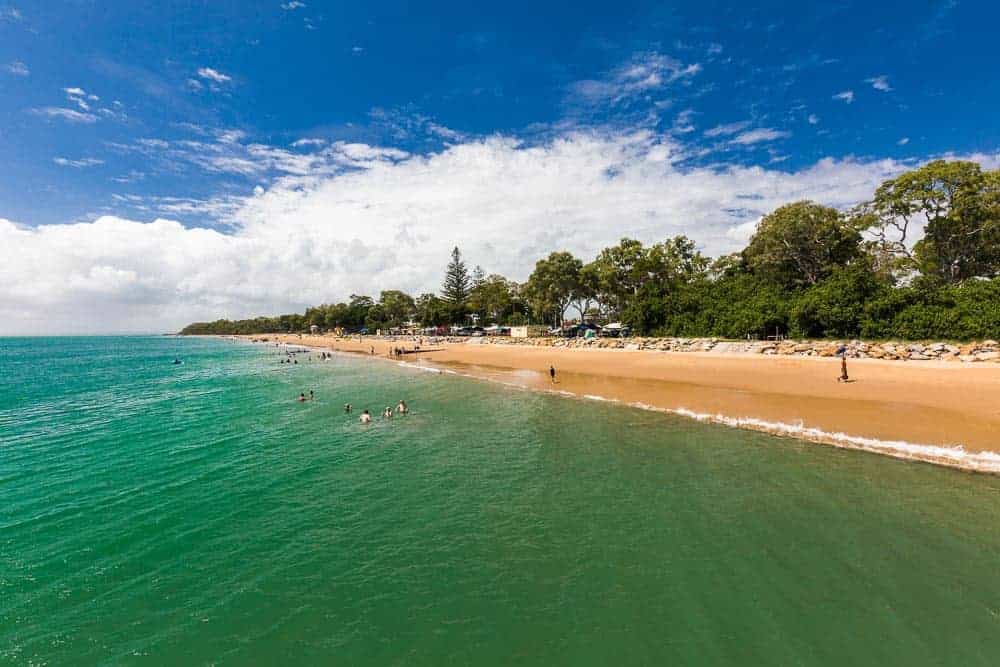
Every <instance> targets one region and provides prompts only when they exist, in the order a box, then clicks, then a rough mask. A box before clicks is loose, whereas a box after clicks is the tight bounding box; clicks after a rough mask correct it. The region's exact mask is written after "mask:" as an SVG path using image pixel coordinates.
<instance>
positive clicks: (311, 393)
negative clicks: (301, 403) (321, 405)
mask: <svg viewBox="0 0 1000 667" xmlns="http://www.w3.org/2000/svg"><path fill="white" fill-rule="evenodd" d="M314 398H316V394H314V393H313V390H312V389H310V390H309V400H310V401H311V400H313V399H314Z"/></svg>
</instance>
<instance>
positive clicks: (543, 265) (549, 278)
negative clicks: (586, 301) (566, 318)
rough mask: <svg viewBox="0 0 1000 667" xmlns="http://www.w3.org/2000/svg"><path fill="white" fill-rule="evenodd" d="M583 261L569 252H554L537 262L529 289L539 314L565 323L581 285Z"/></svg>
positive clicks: (529, 278)
mask: <svg viewBox="0 0 1000 667" xmlns="http://www.w3.org/2000/svg"><path fill="white" fill-rule="evenodd" d="M582 268H583V262H581V261H580V260H578V259H577V258H576V257H573V255H572V254H570V253H568V252H554V253H551V254H550V255H549V256H548V257H546V258H545V259H540V260H538V261H537V262H536V263H535V270H534V271H533V272H532V273H531V275H530V276H529V277H528V282H527V283H526V284H525V291H526V293H527V295H528V298H529V299H530V301H531V306H532V309H533V310H534V311H535V313H536V315H538V317H539V318H540V319H541V320H543V321H545V320H548V321H550V322H552V323H553V325H554V326H561V324H562V319H563V314H564V313H565V312H566V308H567V307H568V306H569V304H570V302H571V301H572V300H573V295H574V293H575V291H576V290H577V288H578V286H579V277H580V270H581V269H582Z"/></svg>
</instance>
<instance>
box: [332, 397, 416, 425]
mask: <svg viewBox="0 0 1000 667" xmlns="http://www.w3.org/2000/svg"><path fill="white" fill-rule="evenodd" d="M353 409H354V408H353V406H352V405H351V404H350V403H347V404H345V405H344V412H351V411H352V410H353ZM409 412H410V408H409V406H408V405H406V401H404V400H403V399H399V403H398V404H396V409H395V410H393V409H392V406H391V405H387V406H385V409H384V410H382V419H392V417H393V416H394V415H405V414H409ZM359 421H360V422H361V423H362V424H371V423H372V413H371V412H369V411H368V410H367V409H366V410H362V411H361V417H360V419H359Z"/></svg>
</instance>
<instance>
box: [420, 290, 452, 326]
mask: <svg viewBox="0 0 1000 667" xmlns="http://www.w3.org/2000/svg"><path fill="white" fill-rule="evenodd" d="M414 310H415V311H416V313H417V319H418V320H419V321H420V323H421V324H422V325H423V326H425V327H436V326H441V325H442V324H448V323H449V321H450V319H449V318H450V317H451V309H450V308H449V306H448V303H447V302H446V301H444V300H443V299H441V298H440V297H438V296H437V295H436V294H421V295H420V296H418V297H417V299H416V301H415V303H414Z"/></svg>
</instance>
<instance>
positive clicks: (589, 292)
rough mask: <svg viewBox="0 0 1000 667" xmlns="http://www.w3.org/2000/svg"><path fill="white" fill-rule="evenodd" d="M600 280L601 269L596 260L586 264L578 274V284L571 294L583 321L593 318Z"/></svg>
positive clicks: (573, 303)
mask: <svg viewBox="0 0 1000 667" xmlns="http://www.w3.org/2000/svg"><path fill="white" fill-rule="evenodd" d="M600 280H601V277H600V271H599V269H598V267H597V264H596V263H595V262H590V263H589V264H584V265H583V266H582V267H581V268H580V272H579V273H578V274H577V279H576V286H575V287H574V288H573V293H572V294H571V295H570V296H571V302H572V305H573V307H574V308H576V310H577V312H578V313H580V321H581V322H584V321H586V320H588V319H592V317H591V315H593V312H592V310H591V308H592V306H594V305H595V304H596V303H597V294H598V291H599V285H600Z"/></svg>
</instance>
